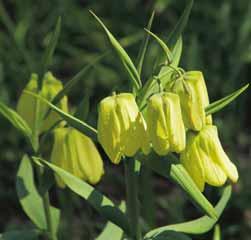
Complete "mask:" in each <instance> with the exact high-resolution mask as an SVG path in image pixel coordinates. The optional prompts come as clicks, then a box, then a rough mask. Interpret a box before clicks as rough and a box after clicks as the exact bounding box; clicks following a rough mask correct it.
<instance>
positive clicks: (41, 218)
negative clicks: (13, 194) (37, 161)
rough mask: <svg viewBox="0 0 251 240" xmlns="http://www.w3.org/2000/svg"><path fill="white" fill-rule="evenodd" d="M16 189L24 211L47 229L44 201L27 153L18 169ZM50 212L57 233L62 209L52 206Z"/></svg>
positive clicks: (34, 221)
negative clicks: (37, 187) (35, 181)
mask: <svg viewBox="0 0 251 240" xmlns="http://www.w3.org/2000/svg"><path fill="white" fill-rule="evenodd" d="M16 189H17V195H18V198H19V201H20V203H21V206H22V208H23V210H24V212H25V213H26V214H27V216H28V217H29V218H30V219H31V221H32V222H33V223H34V224H35V225H36V226H37V227H38V228H39V229H41V230H46V229H47V223H46V218H45V212H44V207H43V201H42V198H41V196H40V195H39V193H38V191H37V189H36V187H35V183H34V174H33V168H32V165H31V162H30V159H29V158H28V156H27V155H24V157H23V158H22V161H21V163H20V166H19V169H18V173H17V179H16ZM50 212H51V217H52V225H53V230H54V231H55V232H54V233H56V231H57V228H58V224H59V218H60V211H59V210H58V209H57V208H54V207H50Z"/></svg>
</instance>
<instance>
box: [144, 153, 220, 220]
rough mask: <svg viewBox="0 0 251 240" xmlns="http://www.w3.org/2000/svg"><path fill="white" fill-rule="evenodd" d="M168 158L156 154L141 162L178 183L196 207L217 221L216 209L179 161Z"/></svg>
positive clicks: (171, 157) (169, 156) (172, 156)
mask: <svg viewBox="0 0 251 240" xmlns="http://www.w3.org/2000/svg"><path fill="white" fill-rule="evenodd" d="M167 157H168V159H162V158H159V157H158V156H157V155H156V154H152V155H150V156H149V157H147V158H140V157H139V160H140V161H141V163H142V164H145V165H146V166H147V167H149V168H150V169H152V170H153V171H154V172H156V173H158V174H160V175H161V176H163V177H167V178H170V179H172V180H173V181H174V182H176V183H177V184H178V185H179V186H180V187H181V188H182V189H183V190H184V191H185V192H186V193H187V194H188V195H189V196H190V198H191V199H192V200H193V202H194V203H195V204H196V206H199V208H200V209H202V210H203V212H204V213H206V214H208V215H209V216H211V217H212V218H214V219H216V218H217V213H216V211H215V209H214V207H213V206H212V204H211V203H210V202H209V201H208V200H207V199H206V198H205V196H204V195H203V194H202V193H201V192H200V190H199V189H198V187H197V186H196V184H195V183H194V182H193V180H192V178H191V177H190V175H189V174H188V173H187V171H186V169H185V168H184V167H183V166H182V165H181V164H179V163H177V162H178V160H177V158H176V157H174V155H171V154H169V155H168V156H167Z"/></svg>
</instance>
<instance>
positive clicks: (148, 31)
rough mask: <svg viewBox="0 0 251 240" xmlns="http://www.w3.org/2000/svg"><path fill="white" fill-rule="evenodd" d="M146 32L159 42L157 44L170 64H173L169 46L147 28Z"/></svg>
mask: <svg viewBox="0 0 251 240" xmlns="http://www.w3.org/2000/svg"><path fill="white" fill-rule="evenodd" d="M145 31H146V32H147V33H148V34H149V35H151V36H152V37H153V38H154V39H155V40H156V41H157V43H158V44H159V45H160V47H161V48H162V50H163V52H164V53H165V55H166V58H167V61H168V63H171V62H172V60H173V56H172V52H171V51H170V49H169V48H168V46H167V45H166V44H165V43H164V41H163V40H162V39H161V38H159V37H158V36H157V35H156V34H154V33H153V32H151V31H150V30H148V29H146V28H145Z"/></svg>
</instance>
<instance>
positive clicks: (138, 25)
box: [0, 0, 251, 240]
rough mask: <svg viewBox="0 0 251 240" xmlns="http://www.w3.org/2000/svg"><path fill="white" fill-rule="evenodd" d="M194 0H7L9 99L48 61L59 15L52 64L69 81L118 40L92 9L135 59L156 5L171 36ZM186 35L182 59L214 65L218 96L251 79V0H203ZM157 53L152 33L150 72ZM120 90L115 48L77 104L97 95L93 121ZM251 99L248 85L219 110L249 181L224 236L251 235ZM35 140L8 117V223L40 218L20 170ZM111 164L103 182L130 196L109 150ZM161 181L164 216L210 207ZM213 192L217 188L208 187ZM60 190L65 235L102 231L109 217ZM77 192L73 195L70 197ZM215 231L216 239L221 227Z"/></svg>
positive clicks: (3, 60) (224, 136)
mask: <svg viewBox="0 0 251 240" xmlns="http://www.w3.org/2000/svg"><path fill="white" fill-rule="evenodd" d="M185 4H186V1H185V0H175V1H174V0H99V1H97V0H92V1H86V0H50V1H46V0H44V1H38V0H36V1H35V0H22V1H16V0H0V100H1V101H4V102H5V103H7V104H9V105H10V106H12V107H15V105H16V102H17V99H18V97H19V95H20V93H21V90H22V89H23V88H24V86H25V85H26V83H27V81H28V80H29V76H30V74H31V72H36V71H37V69H38V67H39V66H38V64H39V63H40V61H41V57H42V54H43V51H44V47H45V46H46V44H47V42H48V39H49V37H50V34H51V31H52V30H53V28H54V26H55V23H56V20H57V17H58V16H62V31H61V35H60V39H59V42H58V45H57V49H56V52H55V55H54V58H53V63H52V65H51V67H50V70H51V71H53V73H54V74H55V75H56V77H57V78H59V79H61V80H62V81H63V82H64V83H65V82H67V81H68V80H69V79H70V78H71V77H72V76H74V74H76V73H77V72H78V71H80V70H81V69H82V68H83V67H84V66H86V65H87V64H88V63H90V62H91V61H93V60H94V59H95V57H97V56H98V55H99V54H101V53H103V52H105V51H107V49H110V45H109V43H108V42H107V39H106V38H105V35H104V33H103V31H102V29H101V28H100V27H99V26H98V25H97V24H96V22H95V20H94V19H93V18H92V17H91V15H90V14H89V12H88V9H92V10H94V11H95V13H96V14H97V15H98V16H100V17H102V19H103V20H104V22H105V24H106V25H107V26H108V28H109V29H110V30H111V31H112V33H113V34H114V35H115V36H116V37H117V38H118V39H120V40H121V41H122V42H123V44H124V45H125V46H126V49H127V50H128V53H129V55H130V56H131V57H132V59H136V57H137V54H138V50H139V46H140V43H141V41H140V40H141V39H142V36H143V34H144V30H143V28H144V27H145V26H146V23H147V21H148V19H149V17H150V15H151V12H152V10H153V9H155V10H156V17H155V20H154V24H153V28H152V30H153V32H155V33H157V34H158V35H160V36H162V37H167V36H168V34H169V33H170V31H171V29H172V27H173V26H174V25H175V23H176V22H177V20H178V18H179V17H180V15H181V14H182V11H183V10H184V7H185ZM183 40H184V44H183V54H182V61H181V66H182V67H183V68H185V69H186V70H201V71H203V72H204V75H205V78H206V82H207V86H208V91H209V95H210V99H211V101H214V100H216V99H219V98H221V97H223V96H224V95H226V94H228V93H231V92H232V91H234V90H236V89H237V88H240V87H241V86H243V85H244V84H245V83H248V82H249V81H250V77H249V76H250V74H251V2H250V1H249V0H239V1H234V0H222V1H212V0H200V1H196V0H195V3H194V7H193V10H192V14H191V16H190V20H189V23H188V25H187V27H186V29H185V33H184V34H183ZM157 53H158V46H157V45H156V43H154V42H152V41H151V44H150V48H149V51H148V53H147V59H146V62H145V65H144V68H143V81H145V80H146V79H147V77H148V76H150V74H151V73H152V70H153V67H152V66H153V64H154V61H155V59H156V55H157ZM113 90H116V91H128V81H127V77H126V74H125V72H124V70H123V67H122V66H121V65H120V64H119V61H118V59H117V57H116V56H115V55H114V54H108V55H107V57H105V58H104V59H103V60H102V61H101V62H99V64H97V65H96V66H95V67H94V68H92V70H90V71H89V72H88V73H87V74H86V76H85V77H83V79H82V81H81V83H79V85H78V87H76V88H74V90H73V91H72V92H71V94H70V96H69V100H70V104H71V106H77V105H78V104H79V103H80V102H81V100H82V98H83V97H84V96H85V95H86V94H89V95H90V101H91V108H90V114H89V116H88V122H90V123H92V124H93V125H94V126H95V125H96V115H97V103H98V102H99V101H100V99H102V98H103V97H104V96H106V95H108V94H110V93H111V92H112V91H113ZM250 104H251V95H250V93H249V90H248V91H247V92H246V93H244V94H243V95H241V97H239V98H238V99H237V101H235V102H234V103H232V104H231V106H228V107H226V108H224V110H223V111H222V112H220V113H217V114H215V115H214V119H215V124H216V125H217V126H218V127H219V132H220V137H221V140H222V142H223V145H224V148H225V150H226V151H227V153H228V154H229V155H230V156H231V159H232V160H233V161H234V163H235V164H237V165H238V168H239V172H240V180H239V182H238V184H236V185H235V186H234V194H233V196H232V199H231V201H230V203H229V205H228V207H227V209H226V211H225V214H224V216H223V218H222V219H221V221H220V223H221V226H222V231H223V235H224V239H228V240H234V239H240V240H243V239H245V240H248V239H250V235H251V175H250V171H251V162H250V160H251V159H250V155H251V154H250V153H251V152H250V146H251V145H250V139H251V138H250V134H251V127H250V126H251V125H250V117H251V116H250V115H251V113H250ZM26 147H27V146H25V143H24V142H23V140H22V138H21V136H20V135H19V134H18V133H17V132H16V131H15V130H14V129H13V128H12V127H11V125H10V124H9V122H7V121H6V120H5V119H4V118H2V117H1V116H0V232H4V231H7V230H10V229H15V228H17V227H18V228H26V227H27V226H29V225H30V223H29V222H28V221H27V218H26V217H25V215H24V213H23V212H22V209H21V206H20V204H19V203H18V199H17V196H16V193H15V175H16V171H17V168H18V164H19V161H20V159H21V156H22V153H23V150H24V149H26ZM105 164H106V175H105V177H104V179H103V180H102V182H101V183H100V184H99V186H98V187H99V188H100V189H101V190H102V191H104V192H105V193H106V194H107V195H108V196H111V197H113V198H114V199H116V200H118V201H119V200H120V199H122V198H123V197H124V191H122V190H123V188H124V183H123V169H122V167H121V166H115V167H114V166H112V165H111V164H110V163H109V162H108V161H107V159H105ZM153 185H154V191H155V192H156V194H157V196H156V201H155V202H156V215H157V225H161V224H168V223H174V222H179V221H182V220H184V219H189V218H191V217H196V216H200V214H199V212H198V211H197V210H196V209H194V207H193V206H192V205H191V204H190V203H189V201H188V200H187V199H186V198H184V194H183V193H182V192H181V190H180V189H179V188H177V187H176V186H174V185H173V184H172V183H170V182H169V181H167V180H166V179H162V178H159V177H157V176H154V184H153ZM121 189H122V190H121ZM212 191H214V190H212V189H208V190H207V194H208V195H210V194H212ZM52 194H53V201H54V202H55V203H54V204H55V205H61V206H63V207H64V209H65V210H64V216H63V220H62V224H61V230H60V232H61V235H62V239H93V238H94V237H95V236H96V234H97V233H98V232H100V230H101V228H102V226H103V224H104V220H103V219H101V218H100V217H98V216H97V214H96V213H95V211H93V210H92V209H91V208H90V207H88V205H87V204H86V203H85V202H84V201H83V200H81V199H79V198H78V197H76V196H74V195H73V194H71V193H70V192H68V191H64V192H63V191H59V190H53V192H52ZM54 195H55V196H54ZM58 196H59V197H58ZM69 199H70V200H69ZM69 201H72V202H73V204H72V205H69ZM183 210H185V211H183ZM69 219H70V221H69V222H70V223H71V224H70V225H68V221H67V220H69ZM67 226H68V227H67ZM72 236H73V237H72ZM196 239H205V238H203V237H196ZM207 239H212V234H211V233H209V235H208V236H207Z"/></svg>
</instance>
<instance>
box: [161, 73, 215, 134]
mask: <svg viewBox="0 0 251 240" xmlns="http://www.w3.org/2000/svg"><path fill="white" fill-rule="evenodd" d="M165 90H166V91H168V92H169V91H170V92H173V93H176V94H178V95H179V97H180V102H181V110H182V117H183V120H184V124H185V127H186V128H188V129H192V130H195V131H199V130H201V129H202V127H203V126H204V125H205V124H212V118H211V116H207V117H206V115H205V107H206V106H208V104H209V99H208V93H207V88H206V84H205V81H204V78H203V74H202V73H201V72H199V71H191V72H186V73H184V74H183V75H182V76H180V77H179V78H177V79H175V80H173V81H169V82H168V83H167V85H166V87H165Z"/></svg>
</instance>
